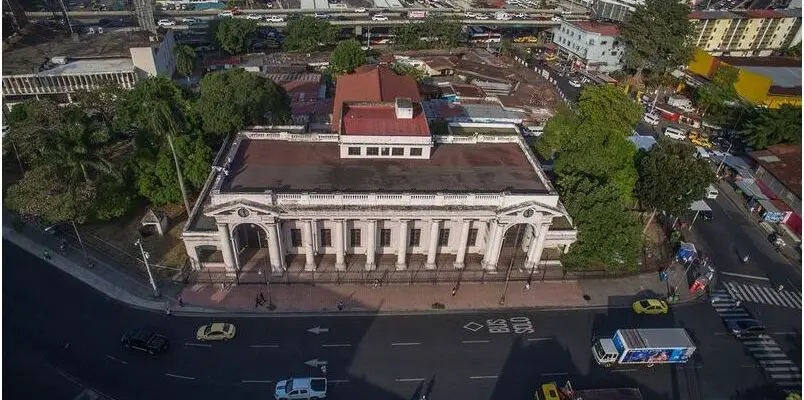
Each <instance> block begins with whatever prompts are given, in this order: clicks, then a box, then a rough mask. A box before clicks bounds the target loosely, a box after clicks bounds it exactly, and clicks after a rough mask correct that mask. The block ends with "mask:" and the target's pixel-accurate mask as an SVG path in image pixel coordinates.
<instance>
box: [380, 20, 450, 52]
mask: <svg viewBox="0 0 804 400" xmlns="http://www.w3.org/2000/svg"><path fill="white" fill-rule="evenodd" d="M393 33H394V35H395V37H394V43H395V46H396V47H398V48H401V49H407V50H416V49H423V48H429V47H438V48H444V49H446V48H453V47H456V46H457V45H458V42H459V41H460V36H461V24H460V22H459V20H458V19H456V18H448V17H447V18H445V17H443V16H434V15H431V16H428V17H427V18H425V19H424V20H422V22H421V23H417V24H406V25H401V26H397V27H394V29H393Z"/></svg>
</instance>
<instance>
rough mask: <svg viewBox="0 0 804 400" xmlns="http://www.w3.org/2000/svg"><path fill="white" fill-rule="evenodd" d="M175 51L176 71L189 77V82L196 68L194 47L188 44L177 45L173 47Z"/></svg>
mask: <svg viewBox="0 0 804 400" xmlns="http://www.w3.org/2000/svg"><path fill="white" fill-rule="evenodd" d="M173 53H174V54H175V55H176V71H178V72H179V73H180V74H182V75H184V76H186V77H187V82H188V83H189V82H190V77H191V76H193V71H194V70H195V60H196V57H197V56H196V54H195V50H193V48H192V47H190V46H187V45H181V44H180V45H176V46H175V47H174V48H173Z"/></svg>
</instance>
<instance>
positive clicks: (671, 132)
mask: <svg viewBox="0 0 804 400" xmlns="http://www.w3.org/2000/svg"><path fill="white" fill-rule="evenodd" d="M664 135H665V136H667V137H669V138H671V139H676V140H684V139H686V138H687V135H686V134H684V131H682V130H681V129H678V128H673V127H672V126H668V127H667V128H665V129H664Z"/></svg>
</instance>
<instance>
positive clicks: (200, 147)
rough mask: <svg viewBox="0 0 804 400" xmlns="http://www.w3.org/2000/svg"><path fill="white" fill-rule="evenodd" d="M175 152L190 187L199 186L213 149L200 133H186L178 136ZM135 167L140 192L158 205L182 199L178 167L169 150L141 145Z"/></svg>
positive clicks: (205, 172)
mask: <svg viewBox="0 0 804 400" xmlns="http://www.w3.org/2000/svg"><path fill="white" fill-rule="evenodd" d="M174 144H175V147H176V153H177V155H178V158H179V163H180V164H181V168H182V172H183V174H184V177H185V178H186V183H187V184H188V186H190V188H189V189H200V188H201V187H202V186H203V185H204V180H205V179H206V178H207V176H208V175H209V172H210V166H211V165H212V149H210V148H209V146H207V145H206V144H205V143H204V141H203V139H202V137H201V136H200V135H192V136H191V135H183V136H179V137H177V138H176V140H175V143H174ZM134 170H135V172H136V178H137V179H136V180H137V189H138V191H139V193H140V194H142V195H143V196H145V197H146V198H147V199H148V200H150V201H151V202H152V203H154V204H156V205H162V204H170V203H176V202H180V201H181V200H182V195H181V190H180V189H179V182H178V177H177V175H176V167H175V165H174V162H173V158H172V155H171V153H170V150H169V149H168V148H167V147H163V148H162V149H160V150H159V151H153V150H150V149H141V150H140V152H139V154H138V155H137V158H136V161H135V165H134Z"/></svg>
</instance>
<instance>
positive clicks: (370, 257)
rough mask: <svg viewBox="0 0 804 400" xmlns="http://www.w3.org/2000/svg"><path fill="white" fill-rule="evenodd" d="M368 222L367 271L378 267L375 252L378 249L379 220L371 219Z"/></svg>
mask: <svg viewBox="0 0 804 400" xmlns="http://www.w3.org/2000/svg"><path fill="white" fill-rule="evenodd" d="M367 222H368V224H367V225H368V232H366V271H371V270H375V269H377V265H376V264H375V263H374V252H375V251H376V249H377V221H376V220H373V219H370V220H368V221H367Z"/></svg>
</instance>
